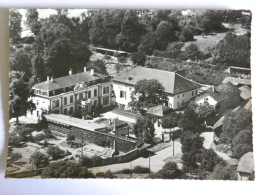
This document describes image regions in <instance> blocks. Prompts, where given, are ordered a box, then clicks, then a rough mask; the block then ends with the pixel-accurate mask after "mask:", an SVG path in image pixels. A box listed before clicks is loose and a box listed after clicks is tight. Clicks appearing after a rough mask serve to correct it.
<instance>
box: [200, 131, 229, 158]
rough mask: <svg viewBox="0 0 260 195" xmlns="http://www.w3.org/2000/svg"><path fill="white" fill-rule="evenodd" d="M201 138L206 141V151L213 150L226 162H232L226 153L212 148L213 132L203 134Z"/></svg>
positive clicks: (204, 144) (204, 143)
mask: <svg viewBox="0 0 260 195" xmlns="http://www.w3.org/2000/svg"><path fill="white" fill-rule="evenodd" d="M201 136H202V137H204V139H205V140H204V142H203V147H204V148H206V149H210V148H212V149H213V150H214V151H215V152H216V153H217V154H218V156H219V157H221V158H223V159H224V160H230V159H231V158H230V157H229V156H228V155H227V154H226V153H223V152H219V151H216V149H215V148H213V147H212V143H213V132H204V133H202V134H201Z"/></svg>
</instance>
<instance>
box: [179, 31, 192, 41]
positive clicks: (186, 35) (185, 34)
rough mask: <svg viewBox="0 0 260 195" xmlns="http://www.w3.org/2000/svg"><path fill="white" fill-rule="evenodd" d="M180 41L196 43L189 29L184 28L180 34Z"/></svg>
mask: <svg viewBox="0 0 260 195" xmlns="http://www.w3.org/2000/svg"><path fill="white" fill-rule="evenodd" d="M180 41H183V42H186V41H194V35H193V33H192V31H191V30H190V29H189V28H183V29H182V31H181V34H180Z"/></svg>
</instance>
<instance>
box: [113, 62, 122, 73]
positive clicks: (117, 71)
mask: <svg viewBox="0 0 260 195" xmlns="http://www.w3.org/2000/svg"><path fill="white" fill-rule="evenodd" d="M122 68H123V66H122V65H121V64H119V63H117V64H115V69H116V73H119V72H120V70H121V69H122Z"/></svg>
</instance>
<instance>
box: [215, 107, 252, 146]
mask: <svg viewBox="0 0 260 195" xmlns="http://www.w3.org/2000/svg"><path fill="white" fill-rule="evenodd" d="M251 124H252V111H249V110H246V109H244V108H241V109H239V110H238V111H237V112H231V113H227V114H226V117H225V119H224V121H223V127H222V133H221V134H220V143H224V144H232V140H233V138H235V136H236V135H237V134H238V133H239V132H240V131H242V130H246V129H247V130H249V132H252V130H250V129H248V128H251V127H252V126H251ZM239 137H240V136H239ZM236 139H238V137H237V138H236ZM247 140H248V139H247ZM238 142H239V141H238Z"/></svg>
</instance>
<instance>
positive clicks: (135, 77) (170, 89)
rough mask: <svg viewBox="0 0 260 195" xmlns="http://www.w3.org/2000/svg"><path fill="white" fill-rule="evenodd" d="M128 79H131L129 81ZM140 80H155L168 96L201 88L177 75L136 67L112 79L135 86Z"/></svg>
mask: <svg viewBox="0 0 260 195" xmlns="http://www.w3.org/2000/svg"><path fill="white" fill-rule="evenodd" d="M129 77H131V79H130V80H129ZM142 79H148V80H149V79H157V80H158V81H159V82H160V83H162V85H163V87H164V89H165V92H167V93H170V94H178V93H182V92H186V91H189V90H193V89H198V88H200V87H201V85H199V84H197V83H195V82H193V81H191V80H189V79H187V78H185V77H183V76H181V75H179V74H177V73H174V72H169V71H163V70H157V69H152V68H145V67H137V68H135V69H133V70H130V71H128V72H126V73H125V74H123V75H121V76H118V77H116V78H114V79H113V81H115V82H121V83H125V84H129V85H135V84H136V83H137V82H138V81H139V80H142Z"/></svg>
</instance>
